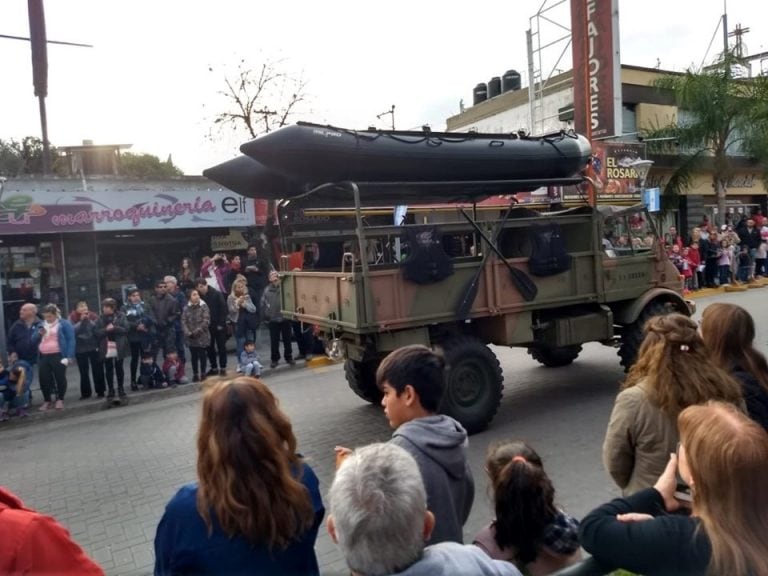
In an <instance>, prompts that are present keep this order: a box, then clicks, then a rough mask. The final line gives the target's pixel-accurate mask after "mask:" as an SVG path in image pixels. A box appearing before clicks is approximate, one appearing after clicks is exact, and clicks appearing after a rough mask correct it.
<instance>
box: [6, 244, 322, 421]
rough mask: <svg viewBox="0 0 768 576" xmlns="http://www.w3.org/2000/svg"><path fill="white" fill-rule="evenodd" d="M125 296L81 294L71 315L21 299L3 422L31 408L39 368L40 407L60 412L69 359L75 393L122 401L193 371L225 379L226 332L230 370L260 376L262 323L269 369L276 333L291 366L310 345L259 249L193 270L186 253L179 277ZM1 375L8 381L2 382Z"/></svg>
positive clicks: (297, 265)
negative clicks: (95, 303) (288, 313)
mask: <svg viewBox="0 0 768 576" xmlns="http://www.w3.org/2000/svg"><path fill="white" fill-rule="evenodd" d="M296 252H297V253H298V254H299V256H302V258H299V259H296V258H295V257H294V256H295V254H292V255H291V259H290V263H291V265H292V266H293V267H294V268H293V269H301V267H302V266H303V263H304V258H303V254H302V252H301V247H298V248H297V250H296ZM124 298H125V301H124V302H120V301H118V300H117V299H116V298H105V299H104V300H103V301H102V302H101V303H100V309H99V310H97V311H92V310H90V308H89V306H88V303H87V302H85V301H81V302H78V303H77V304H76V305H75V307H74V309H73V310H72V311H71V313H69V314H68V315H64V314H62V312H61V310H59V308H58V307H57V306H55V305H53V304H49V305H46V306H43V307H42V308H41V309H38V307H37V306H36V305H34V304H31V303H27V304H24V305H23V306H22V307H21V310H20V313H19V319H18V320H17V321H15V322H14V323H13V324H12V326H11V328H10V330H9V332H8V335H7V351H6V352H7V355H8V359H9V366H8V368H9V370H8V377H7V378H4V377H0V388H2V390H3V392H4V393H5V394H6V395H7V396H10V395H11V393H12V391H14V390H18V392H17V393H15V395H14V397H13V402H10V401H6V402H5V403H4V405H3V406H4V407H3V408H2V410H0V420H7V419H9V418H10V417H11V416H19V417H25V416H26V415H27V414H28V410H29V406H30V401H31V384H32V381H33V379H34V377H35V369H37V371H38V373H37V377H38V380H39V383H40V389H41V392H42V396H43V402H42V404H41V405H40V406H39V408H38V409H39V410H40V411H42V412H46V411H48V410H50V409H52V408H55V409H57V410H62V409H64V400H65V397H66V395H67V390H68V378H67V371H68V370H67V368H68V367H69V366H70V364H74V363H75V362H76V363H77V368H78V372H79V380H80V397H79V399H80V400H88V399H91V398H96V399H106V400H107V401H109V402H110V403H122V402H123V401H125V400H127V398H128V387H130V391H133V392H135V391H138V390H140V389H155V388H166V387H175V386H179V385H183V384H187V383H188V382H189V381H190V376H191V381H192V382H198V381H202V380H204V379H205V378H206V377H211V376H225V375H226V374H227V364H228V350H227V343H228V341H229V339H230V338H234V341H235V348H236V359H237V367H236V372H237V373H243V374H248V375H251V376H261V373H262V365H261V354H260V352H261V353H264V351H259V350H257V341H258V338H257V331H258V330H259V328H260V326H261V325H262V324H263V325H265V327H266V329H267V330H268V331H269V334H270V344H271V346H270V350H269V352H268V353H269V356H270V367H271V368H275V367H277V366H278V364H279V362H280V353H279V352H280V341H281V340H282V343H283V348H284V353H283V358H284V360H285V363H286V364H288V365H294V364H295V363H296V360H297V359H298V360H304V359H307V358H309V357H310V356H311V354H312V351H313V350H312V349H313V344H314V342H313V340H314V338H313V336H312V334H311V331H310V330H308V328H307V327H306V326H303V325H302V324H301V323H298V322H292V321H291V320H288V319H286V318H283V316H282V314H281V312H280V310H281V306H282V302H281V299H282V296H281V287H280V276H279V274H278V272H277V271H276V270H275V269H274V267H273V266H272V264H271V263H270V259H269V258H268V257H267V256H266V255H265V253H264V251H260V250H259V249H258V248H257V247H256V246H249V247H248V250H247V252H246V253H245V254H243V255H242V256H240V255H234V256H232V257H231V259H230V258H228V257H227V256H226V255H224V254H215V255H213V256H212V257H205V258H203V261H202V265H201V268H200V273H199V274H198V273H197V272H196V270H195V268H194V266H193V263H192V261H191V260H190V259H189V258H184V259H183V260H182V263H181V266H180V270H179V272H178V274H177V275H176V276H174V275H170V274H169V275H167V276H164V277H163V278H159V279H158V280H157V282H156V283H155V286H154V293H153V294H152V295H151V297H150V298H149V299H148V300H147V301H145V300H144V299H143V298H142V293H141V291H139V290H138V289H137V288H133V289H129V290H128V291H127V293H126V294H125V296H124ZM294 339H295V340H296V342H297V345H298V351H299V354H298V356H297V358H294V354H293V341H294ZM0 352H2V351H0ZM1 356H2V354H0V357H1ZM126 360H128V366H127V369H126V366H125V363H126V362H125V361H126ZM188 360H190V362H189V363H190V364H191V371H190V370H189V367H188ZM190 372H191V374H190ZM3 373H4V371H2V372H0V374H3ZM6 380H7V381H12V382H13V386H9V385H8V384H7V383H5V384H4V382H5V381H6Z"/></svg>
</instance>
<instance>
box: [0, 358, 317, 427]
mask: <svg viewBox="0 0 768 576" xmlns="http://www.w3.org/2000/svg"><path fill="white" fill-rule="evenodd" d="M310 362H311V360H310ZM305 368H318V366H313V365H311V364H310V363H304V364H297V365H296V366H285V365H281V366H280V367H279V368H272V369H267V370H264V372H262V376H264V377H265V378H267V380H265V382H266V383H267V384H268V383H269V380H268V377H269V376H270V375H271V374H275V373H278V372H293V371H295V370H302V369H305ZM238 376H241V374H236V373H234V372H233V373H229V374H227V375H226V376H215V377H214V376H210V377H208V378H206V380H204V381H202V382H192V383H189V384H180V385H178V386H177V387H176V388H170V387H169V388H160V389H155V390H139V391H137V392H130V393H129V394H128V397H127V398H128V402H126V404H125V405H124V406H108V405H107V402H106V400H104V399H101V398H100V399H94V400H75V401H67V402H66V403H65V408H64V409H63V410H56V409H55V408H51V409H50V410H48V411H47V412H39V411H38V407H39V406H40V403H35V404H34V405H32V406H30V407H29V415H28V416H27V417H26V418H18V417H16V416H14V417H12V418H11V419H9V420H8V421H6V422H0V431H2V430H10V429H11V428H20V427H26V426H29V425H33V424H37V423H38V422H54V421H57V420H65V419H68V418H74V417H77V416H85V415H87V414H95V413H97V412H102V411H104V410H108V409H117V410H119V409H120V408H123V407H127V406H133V405H135V404H145V403H148V402H159V401H161V400H166V399H168V398H175V397H177V396H187V395H190V394H194V393H196V392H200V391H201V390H202V389H203V387H204V386H205V384H206V381H207V380H210V381H214V380H220V379H225V380H226V379H234V378H236V377H238ZM38 393H39V390H38Z"/></svg>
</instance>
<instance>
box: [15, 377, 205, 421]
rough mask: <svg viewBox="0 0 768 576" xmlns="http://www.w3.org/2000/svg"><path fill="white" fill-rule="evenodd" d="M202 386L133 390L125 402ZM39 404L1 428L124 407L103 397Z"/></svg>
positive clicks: (189, 391)
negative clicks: (58, 405)
mask: <svg viewBox="0 0 768 576" xmlns="http://www.w3.org/2000/svg"><path fill="white" fill-rule="evenodd" d="M202 386H203V383H202V382H194V383H191V384H181V385H179V386H178V387H176V388H161V389H158V390H141V391H138V392H131V393H130V394H128V397H127V398H128V402H126V403H125V406H133V405H135V404H145V403H148V402H156V401H160V400H165V399H167V398H173V397H176V396H187V395H189V394H194V393H195V392H199V391H200V389H201V388H202ZM38 406H40V405H39V404H35V405H33V406H31V407H30V409H29V416H27V417H26V418H18V417H15V416H14V417H13V418H11V419H10V420H8V421H7V422H0V430H3V429H10V428H19V427H21V426H28V425H34V424H37V423H38V422H53V421H56V420H64V419H67V418H74V417H76V416H84V415H86V414H95V413H96V412H102V411H104V410H107V409H113V408H114V409H119V408H122V407H123V406H109V405H108V404H107V402H106V400H104V399H101V398H99V399H97V400H80V401H78V400H75V402H67V403H65V407H64V409H63V410H56V409H55V408H51V409H50V410H48V411H47V412H39V411H38V410H37V408H38Z"/></svg>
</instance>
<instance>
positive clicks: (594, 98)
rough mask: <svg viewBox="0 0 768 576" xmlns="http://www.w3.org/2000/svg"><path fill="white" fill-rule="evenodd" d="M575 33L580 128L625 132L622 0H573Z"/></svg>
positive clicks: (594, 134)
mask: <svg viewBox="0 0 768 576" xmlns="http://www.w3.org/2000/svg"><path fill="white" fill-rule="evenodd" d="M571 37H572V52H573V113H574V127H575V128H576V131H577V132H580V133H582V134H586V135H588V136H589V137H590V138H604V137H606V136H614V135H616V134H621V133H622V128H621V114H622V107H621V74H620V63H619V2H618V0H571Z"/></svg>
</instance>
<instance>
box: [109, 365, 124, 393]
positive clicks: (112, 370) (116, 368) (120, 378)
mask: <svg viewBox="0 0 768 576" xmlns="http://www.w3.org/2000/svg"><path fill="white" fill-rule="evenodd" d="M104 371H105V372H106V374H107V388H109V392H108V393H107V396H108V397H109V398H114V397H115V375H117V393H118V394H119V395H120V396H125V391H124V390H123V384H124V383H125V371H124V370H123V359H122V358H105V359H104Z"/></svg>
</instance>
